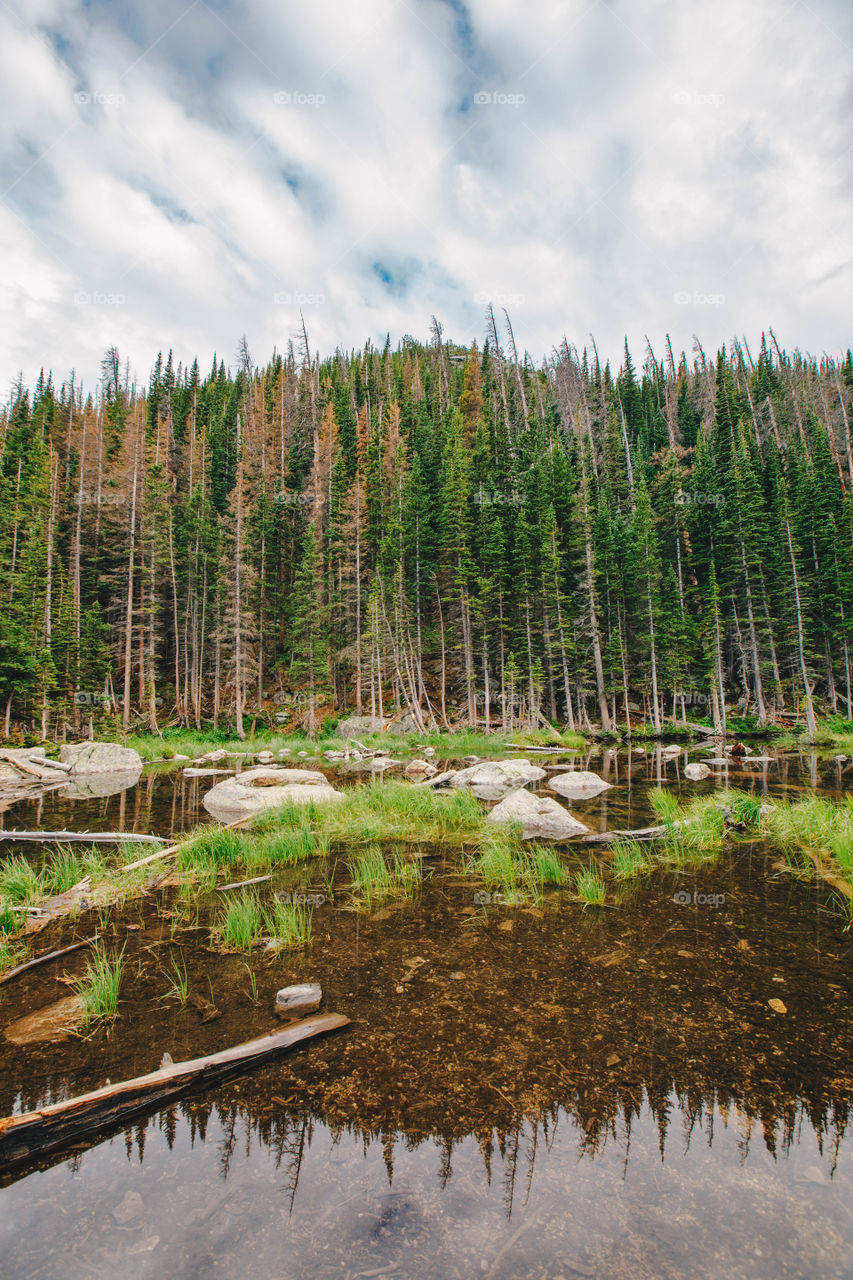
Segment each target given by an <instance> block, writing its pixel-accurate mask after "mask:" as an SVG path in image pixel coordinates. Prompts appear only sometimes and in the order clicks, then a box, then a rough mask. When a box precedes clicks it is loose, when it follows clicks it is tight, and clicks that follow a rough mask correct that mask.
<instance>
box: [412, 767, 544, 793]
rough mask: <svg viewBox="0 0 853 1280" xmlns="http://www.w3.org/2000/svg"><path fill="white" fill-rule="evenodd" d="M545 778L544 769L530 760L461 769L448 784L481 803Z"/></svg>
mask: <svg viewBox="0 0 853 1280" xmlns="http://www.w3.org/2000/svg"><path fill="white" fill-rule="evenodd" d="M544 777H545V770H544V769H540V768H539V766H538V765H535V764H531V763H530V761H529V760H482V761H481V762H480V763H479V764H474V765H471V767H470V768H468V769H460V770H459V771H458V773H455V774H454V776H453V777H452V778H451V779H450V785H451V786H452V787H456V788H458V789H459V790H460V791H472V792H473V793H474V795H475V796H479V797H480V799H481V800H497V799H499V798H500V797H501V796H503V795H506V793H507V792H508V791H512V790H514V789H515V788H516V787H523V786H526V785H527V783H528V782H539V780H540V779H541V778H544ZM433 781H435V779H433Z"/></svg>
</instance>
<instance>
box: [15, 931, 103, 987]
mask: <svg viewBox="0 0 853 1280" xmlns="http://www.w3.org/2000/svg"><path fill="white" fill-rule="evenodd" d="M97 941H98V936H97V934H95V936H94V937H92V938H84V939H83V941H82V942H72V943H71V946H70V947H59V948H58V950H56V951H46V952H45V954H44V955H43V956H36V957H35V959H34V960H27V961H26V962H25V963H24V964H18V965H15V968H14V969H7V970H6V972H5V973H0V982H8V981H9V979H10V978H16V977H17V976H18V974H19V973H23V972H24V970H25V969H34V968H35V967H36V965H39V964H47V962H48V960H56V959H58V957H59V956H67V955H68V954H69V952H71V951H79V950H80V948H81V947H91V946H93V945H94V943H96V942H97Z"/></svg>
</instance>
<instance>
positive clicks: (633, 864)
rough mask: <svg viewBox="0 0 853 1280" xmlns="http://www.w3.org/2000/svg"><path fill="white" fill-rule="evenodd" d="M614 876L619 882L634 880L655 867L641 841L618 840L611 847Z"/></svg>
mask: <svg viewBox="0 0 853 1280" xmlns="http://www.w3.org/2000/svg"><path fill="white" fill-rule="evenodd" d="M610 852H611V854H612V855H613V874H614V876H615V877H616V879H617V880H634V879H636V877H637V876H642V875H645V874H646V873H647V872H649V871H651V869H652V867H653V865H654V864H653V862H652V859H651V858H650V857H649V851H648V849H647V848H646V847H645V846H644V845H642V844H640V842H639V840H617V842H616V843H615V844H613V845H611V846H610Z"/></svg>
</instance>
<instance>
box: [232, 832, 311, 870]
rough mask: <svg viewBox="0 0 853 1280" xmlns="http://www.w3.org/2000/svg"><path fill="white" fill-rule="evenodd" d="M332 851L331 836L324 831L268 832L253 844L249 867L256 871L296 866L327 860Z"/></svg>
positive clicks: (248, 860) (248, 862)
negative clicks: (324, 858) (311, 860)
mask: <svg viewBox="0 0 853 1280" xmlns="http://www.w3.org/2000/svg"><path fill="white" fill-rule="evenodd" d="M328 852H329V837H328V835H327V834H326V832H325V831H322V832H320V831H312V830H311V828H310V827H291V828H284V829H283V830H281V831H269V832H268V833H266V834H265V835H264V836H263V837H262V838H261V839H259V840H257V841H255V842H254V843H253V844H252V845H251V849H250V853H249V855H248V858H247V866H248V867H250V868H251V869H252V870H255V871H266V870H267V868H269V867H275V866H281V865H285V866H293V865H294V864H296V863H299V862H305V861H306V860H307V859H308V858H318V857H324V856H325V855H326V854H327V853H328Z"/></svg>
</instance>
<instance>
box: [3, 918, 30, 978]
mask: <svg viewBox="0 0 853 1280" xmlns="http://www.w3.org/2000/svg"><path fill="white" fill-rule="evenodd" d="M16 924H17V921H16ZM11 933H12V930H11V929H10V930H8V931H6V930H3V931H2V932H0V973H5V972H6V970H7V969H14V967H15V965H16V964H20V963H21V962H22V960H23V959H24V957H25V956H26V954H27V949H26V947H25V946H24V944H23V943H22V942H19V941H18V940H17V939H16V938H13V937H12V936H11Z"/></svg>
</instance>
